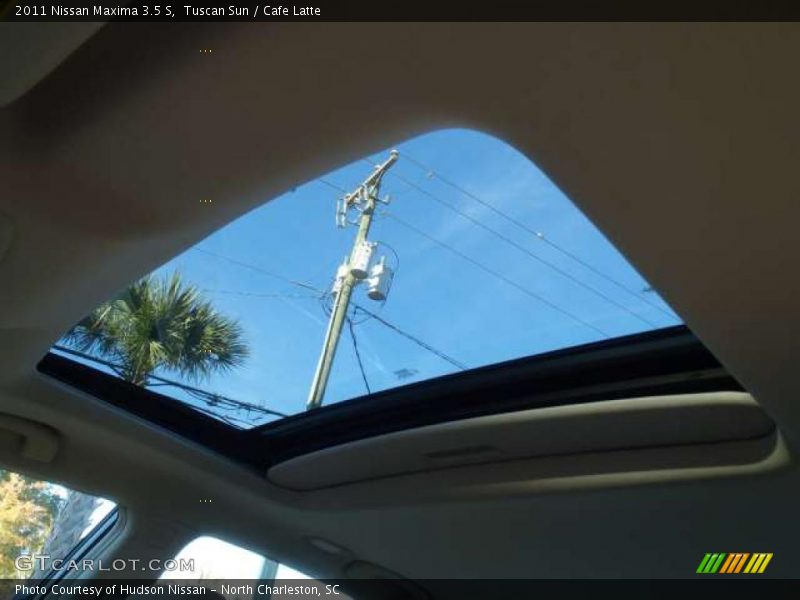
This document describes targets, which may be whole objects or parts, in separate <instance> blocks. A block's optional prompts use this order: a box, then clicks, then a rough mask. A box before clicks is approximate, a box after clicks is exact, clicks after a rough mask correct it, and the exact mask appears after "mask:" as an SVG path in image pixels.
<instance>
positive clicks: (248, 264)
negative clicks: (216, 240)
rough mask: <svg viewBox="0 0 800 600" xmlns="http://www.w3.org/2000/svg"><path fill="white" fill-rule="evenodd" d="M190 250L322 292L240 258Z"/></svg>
mask: <svg viewBox="0 0 800 600" xmlns="http://www.w3.org/2000/svg"><path fill="white" fill-rule="evenodd" d="M192 250H194V251H195V252H200V253H202V254H207V255H208V256H213V257H214V258H218V259H220V260H224V261H226V262H229V263H231V264H234V265H238V266H240V267H243V268H245V269H250V270H252V271H256V272H258V273H263V274H264V275H267V276H269V277H273V278H275V279H278V280H280V281H283V282H285V283H289V284H291V285H295V286H297V287H301V288H304V289H307V290H312V291H314V292H317V293H324V292H323V291H322V290H320V289H319V288H317V287H315V286H313V285H310V284H308V283H303V282H302V281H297V280H295V279H291V278H290V277H286V276H284V275H280V274H278V273H274V272H272V271H270V270H268V269H265V268H263V267H258V266H256V265H252V264H250V263H246V262H242V261H240V260H236V259H235V258H230V257H228V256H223V255H222V254H217V253H216V252H211V251H210V250H203V249H202V248H192Z"/></svg>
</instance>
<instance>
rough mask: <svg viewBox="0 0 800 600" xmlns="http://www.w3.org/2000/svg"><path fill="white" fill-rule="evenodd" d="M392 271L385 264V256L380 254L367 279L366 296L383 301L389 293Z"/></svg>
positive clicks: (392, 276)
mask: <svg viewBox="0 0 800 600" xmlns="http://www.w3.org/2000/svg"><path fill="white" fill-rule="evenodd" d="M393 278H394V271H392V269H391V268H389V267H388V266H386V257H385V256H382V257H381V260H380V262H379V263H378V264H377V265H375V266H374V267H372V269H370V272H369V279H367V296H369V298H370V299H371V300H377V301H379V302H383V301H384V300H386V297H387V296H388V295H389V288H391V287H392V279H393Z"/></svg>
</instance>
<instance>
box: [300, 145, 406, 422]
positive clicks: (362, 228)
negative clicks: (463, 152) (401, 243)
mask: <svg viewBox="0 0 800 600" xmlns="http://www.w3.org/2000/svg"><path fill="white" fill-rule="evenodd" d="M399 156H400V155H399V153H398V152H397V150H392V151H391V153H390V154H389V158H388V159H387V160H386V161H385V162H384V163H383V164H380V165H378V166H377V167H375V169H374V170H373V171H372V173H371V174H370V175H369V177H367V178H366V179H365V180H364V182H363V183H362V184H361V185H359V186H358V187H357V188H356V189H355V191H353V192H350V193H349V194H346V195H345V196H344V198H342V200H341V202H340V205H339V207H338V209H337V225H338V226H339V227H344V226H345V225H346V224H347V211H348V210H349V209H350V208H355V209H357V210H358V211H359V212H360V213H361V214H360V216H359V218H358V232H357V233H356V237H355V240H354V241H353V248H352V250H351V251H350V256H349V257H348V258H347V259H346V260H345V262H344V263H343V264H342V265H341V266H340V267H339V269H338V271H337V274H336V281H335V283H334V289H333V294H334V303H333V310H332V311H331V315H330V320H329V321H328V329H327V331H326V332H325V340H324V342H323V344H322V352H321V353H320V356H319V362H318V363H317V369H316V371H315V373H314V379H313V381H312V382H311V390H310V391H309V393H308V400H307V401H306V410H311V409H313V408H318V407H320V406H322V400H323V398H324V397H325V388H326V387H327V385H328V378H329V377H330V374H331V367H332V366H333V359H334V356H335V355H336V347H337V346H338V345H339V338H340V337H341V334H342V327H343V326H344V322H345V320H346V319H347V310H348V308H349V306H350V299H351V297H352V295H353V290H354V289H355V287H356V286H357V285H358V284H359V283H361V282H362V281H364V280H365V279H366V278H367V277H368V276H369V275H370V262H371V258H372V252H373V250H374V248H375V244H373V243H371V242H370V241H369V240H368V236H369V228H370V226H371V225H372V218H373V217H374V216H375V207H376V205H377V203H378V202H385V201H383V200H380V199H379V198H378V193H379V191H380V186H381V180H382V179H383V176H384V175H385V174H386V172H387V171H388V170H389V168H391V166H392V165H394V163H395V162H397V159H398V157H399ZM380 266H381V267H382V269H383V270H382V271H380V273H381V275H380V276H381V277H383V276H384V275H388V278H389V281H390V280H391V270H388V269H386V267H385V266H384V265H383V263H381V265H380ZM386 286H387V288H386V289H388V283H387V284H386ZM379 287H380V286H379ZM370 296H371V297H372V287H371V293H370Z"/></svg>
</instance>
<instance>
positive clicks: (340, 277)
mask: <svg viewBox="0 0 800 600" xmlns="http://www.w3.org/2000/svg"><path fill="white" fill-rule="evenodd" d="M347 270H348V268H347V258H346V257H345V259H344V262H343V263H342V264H340V265H339V268H338V269H336V279H334V280H333V286H332V287H331V296H334V297H336V294H338V293H339V290H341V289H342V284H344V278H345V277H347Z"/></svg>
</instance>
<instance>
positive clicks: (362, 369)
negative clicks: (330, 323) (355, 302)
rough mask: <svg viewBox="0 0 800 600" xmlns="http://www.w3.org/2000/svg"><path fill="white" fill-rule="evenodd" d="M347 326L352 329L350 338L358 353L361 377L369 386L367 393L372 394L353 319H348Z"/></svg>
mask: <svg viewBox="0 0 800 600" xmlns="http://www.w3.org/2000/svg"><path fill="white" fill-rule="evenodd" d="M347 326H348V327H349V329H350V339H351V340H353V351H354V352H355V353H356V360H357V361H358V369H359V371H361V379H363V380H364V387H365V388H367V394H371V393H372V390H371V389H369V381H367V374H366V373H365V372H364V363H363V362H361V352H359V351H358V341H357V340H356V332H355V330H354V329H353V320H352V319H350V318H348V319H347Z"/></svg>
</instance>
